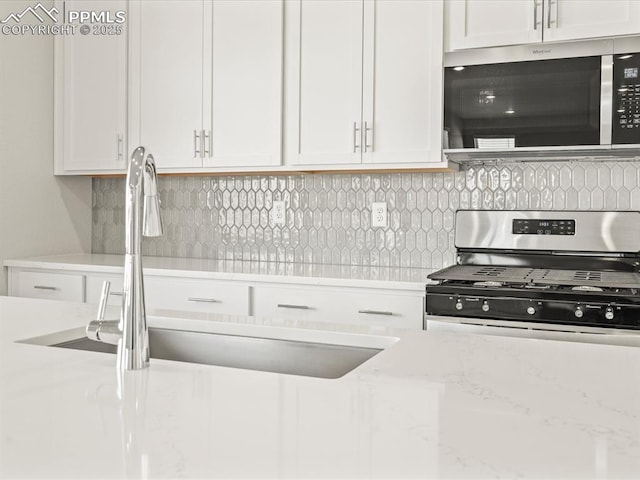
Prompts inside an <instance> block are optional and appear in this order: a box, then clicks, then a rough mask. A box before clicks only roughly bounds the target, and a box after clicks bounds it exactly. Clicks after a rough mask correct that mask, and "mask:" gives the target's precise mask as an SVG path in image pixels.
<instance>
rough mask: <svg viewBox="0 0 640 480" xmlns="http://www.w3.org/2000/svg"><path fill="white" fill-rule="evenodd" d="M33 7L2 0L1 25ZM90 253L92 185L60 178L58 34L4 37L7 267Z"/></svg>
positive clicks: (0, 80)
mask: <svg viewBox="0 0 640 480" xmlns="http://www.w3.org/2000/svg"><path fill="white" fill-rule="evenodd" d="M34 3H37V2H33V1H25V0H2V1H0V19H4V18H6V16H7V15H8V14H10V13H13V12H16V13H19V12H21V11H22V10H23V9H24V8H26V7H27V6H29V5H33V4H34ZM42 3H43V4H44V5H46V6H47V7H48V6H50V5H52V3H53V2H52V1H51V0H49V1H43V2H42ZM90 249H91V179H90V178H84V177H83V178H61V177H54V176H53V36H31V35H24V36H12V35H3V34H2V33H0V265H2V263H3V262H4V260H5V259H9V258H18V257H25V256H34V255H48V254H55V253H71V252H89V251H90ZM2 273H3V274H2V275H0V295H4V294H6V292H7V272H6V269H4V268H3V270H2Z"/></svg>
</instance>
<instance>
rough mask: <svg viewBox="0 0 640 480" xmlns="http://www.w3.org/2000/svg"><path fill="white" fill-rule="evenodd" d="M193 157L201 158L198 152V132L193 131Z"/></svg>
mask: <svg viewBox="0 0 640 480" xmlns="http://www.w3.org/2000/svg"><path fill="white" fill-rule="evenodd" d="M193 158H202V154H201V153H200V132H198V131H197V130H194V131H193Z"/></svg>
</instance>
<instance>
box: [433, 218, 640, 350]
mask: <svg viewBox="0 0 640 480" xmlns="http://www.w3.org/2000/svg"><path fill="white" fill-rule="evenodd" d="M455 245H456V250H457V263H456V265H452V266H449V267H447V268H444V269H442V270H440V271H438V272H435V273H432V274H431V275H429V277H428V278H429V283H428V284H427V287H426V312H425V319H424V327H425V329H427V330H434V329H448V330H466V331H470V332H477V333H489V334H498V335H509V336H514V335H515V336H527V337H534V338H554V339H563V340H572V341H587V342H596V343H612V344H622V345H638V346H640V212H629V211H624V212H622V211H617V212H616V211H538V210H536V211H533V210H525V211H522V210H520V211H503V210H500V211H496V210H459V211H458V212H456V226H455Z"/></svg>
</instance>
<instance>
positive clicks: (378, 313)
mask: <svg viewBox="0 0 640 480" xmlns="http://www.w3.org/2000/svg"><path fill="white" fill-rule="evenodd" d="M358 313H364V314H367V315H387V316H392V315H393V312H385V311H384V310H358Z"/></svg>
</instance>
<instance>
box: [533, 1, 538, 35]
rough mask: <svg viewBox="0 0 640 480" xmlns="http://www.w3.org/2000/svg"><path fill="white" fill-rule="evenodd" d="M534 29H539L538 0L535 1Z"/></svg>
mask: <svg viewBox="0 0 640 480" xmlns="http://www.w3.org/2000/svg"><path fill="white" fill-rule="evenodd" d="M533 29H534V30H537V29H538V0H533Z"/></svg>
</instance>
